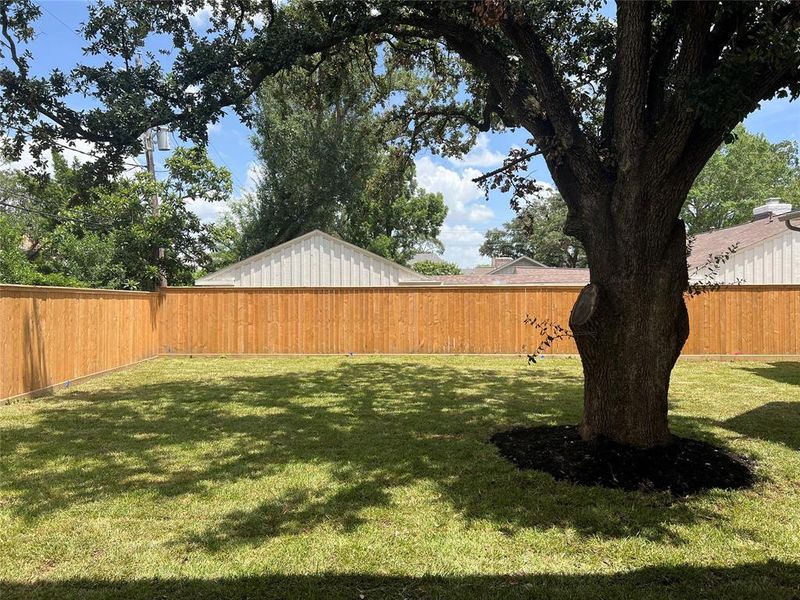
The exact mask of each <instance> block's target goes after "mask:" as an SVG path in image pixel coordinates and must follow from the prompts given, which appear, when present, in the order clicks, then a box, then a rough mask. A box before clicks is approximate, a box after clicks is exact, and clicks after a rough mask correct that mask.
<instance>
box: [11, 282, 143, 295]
mask: <svg viewBox="0 0 800 600" xmlns="http://www.w3.org/2000/svg"><path fill="white" fill-rule="evenodd" d="M0 292H35V293H45V294H47V293H52V294H64V293H68V294H94V295H109V294H124V295H133V296H152V295H157V294H158V292H142V291H138V290H111V289H106V288H80V287H63V286H56V285H19V284H16V283H0Z"/></svg>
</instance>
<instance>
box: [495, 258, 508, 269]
mask: <svg viewBox="0 0 800 600" xmlns="http://www.w3.org/2000/svg"><path fill="white" fill-rule="evenodd" d="M512 260H513V259H512V258H511V257H510V256H493V257H492V268H493V269H496V268H497V267H502V266H503V265H506V264H508V263H510V262H511V261H512Z"/></svg>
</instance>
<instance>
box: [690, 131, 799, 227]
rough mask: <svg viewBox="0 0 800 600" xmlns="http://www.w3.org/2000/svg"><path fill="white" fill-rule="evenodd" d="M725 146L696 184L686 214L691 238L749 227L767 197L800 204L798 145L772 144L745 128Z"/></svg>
mask: <svg viewBox="0 0 800 600" xmlns="http://www.w3.org/2000/svg"><path fill="white" fill-rule="evenodd" d="M734 135H735V138H734V139H732V140H731V141H729V142H726V143H724V144H723V145H722V146H721V147H720V148H719V150H717V151H716V152H715V153H714V155H713V156H712V157H711V160H709V161H708V164H707V165H706V166H705V167H704V168H703V170H702V171H701V172H700V175H699V176H698V177H697V179H696V180H695V182H694V185H693V186H692V189H691V190H689V196H688V198H687V199H686V204H685V205H684V207H683V211H682V212H681V216H682V218H683V220H684V221H685V222H686V226H687V229H688V231H689V233H690V234H697V233H702V232H704V231H709V230H712V229H721V228H723V227H730V226H731V225H738V224H739V223H746V222H747V221H750V220H751V219H752V218H753V209H754V208H755V207H756V206H759V205H761V204H764V201H765V200H766V199H767V198H781V199H782V200H783V201H784V202H788V203H789V204H794V205H798V203H800V154H798V145H797V142H796V141H793V140H785V141H782V142H779V143H777V144H773V143H770V142H769V141H768V140H767V139H766V138H765V137H764V136H763V135H762V134H757V135H756V134H752V133H750V132H749V131H747V130H746V129H745V128H744V126H743V125H739V126H738V127H736V129H735V130H734Z"/></svg>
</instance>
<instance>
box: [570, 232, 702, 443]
mask: <svg viewBox="0 0 800 600" xmlns="http://www.w3.org/2000/svg"><path fill="white" fill-rule="evenodd" d="M634 227H635V226H634ZM639 235H640V236H643V235H646V234H645V233H644V232H642V233H640V234H639ZM669 237H670V239H669V240H668V241H666V242H665V243H664V246H665V247H666V249H665V250H664V251H663V252H661V253H659V256H660V258H659V260H648V258H647V252H648V250H647V249H646V246H647V245H648V244H647V243H646V242H647V240H646V239H645V240H643V241H642V245H641V246H640V252H634V253H631V252H628V253H627V254H628V256H630V255H631V254H633V255H635V256H638V259H634V261H636V262H635V263H634V262H630V261H629V260H627V259H625V258H623V257H624V256H625V254H624V253H616V257H613V258H619V259H620V260H619V261H615V260H611V259H610V258H612V257H608V256H607V257H605V258H606V259H608V260H598V261H595V263H596V264H598V265H599V267H597V268H595V267H592V270H591V281H592V283H591V284H590V285H589V286H587V287H586V288H584V291H583V292H582V293H581V297H580V298H579V299H578V301H577V302H576V304H575V307H574V308H573V313H572V315H571V317H570V327H571V329H572V331H573V334H574V335H575V342H576V344H577V346H578V351H579V352H580V355H581V359H582V362H583V372H584V413H583V420H582V422H581V436H582V437H583V439H584V440H586V441H594V440H598V439H600V438H605V439H610V440H613V441H615V442H619V443H622V444H627V445H632V446H638V447H643V448H648V447H653V446H662V445H666V444H669V443H670V441H671V434H670V432H669V427H668V425H667V395H668V391H669V381H670V374H671V372H672V368H673V366H674V365H675V361H676V360H677V359H678V356H679V355H680V353H681V349H682V348H683V345H684V343H685V341H686V338H687V337H688V335H689V318H688V313H687V311H686V304H685V302H684V297H683V294H684V290H685V289H686V283H687V279H688V274H687V267H686V250H685V247H686V246H685V244H686V235H685V231H684V225H683V222H682V221H677V222H676V225H675V227H674V229H673V231H672V232H671V233H670V234H669ZM635 246H639V245H638V244H635ZM650 246H652V244H650ZM648 263H649V264H648Z"/></svg>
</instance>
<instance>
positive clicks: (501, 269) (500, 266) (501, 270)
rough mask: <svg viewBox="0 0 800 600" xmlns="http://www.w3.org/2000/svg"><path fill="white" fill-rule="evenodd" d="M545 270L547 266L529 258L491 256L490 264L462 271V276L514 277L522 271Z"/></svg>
mask: <svg viewBox="0 0 800 600" xmlns="http://www.w3.org/2000/svg"><path fill="white" fill-rule="evenodd" d="M532 268H533V269H542V268H544V269H547V268H549V267H548V266H547V265H543V264H542V263H540V262H539V261H536V260H533V259H532V258H530V257H529V256H520V257H519V258H511V257H509V256H493V257H492V264H490V265H481V266H479V267H474V268H472V269H464V270H463V271H462V273H463V274H464V275H514V274H515V273H519V272H522V269H532Z"/></svg>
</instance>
